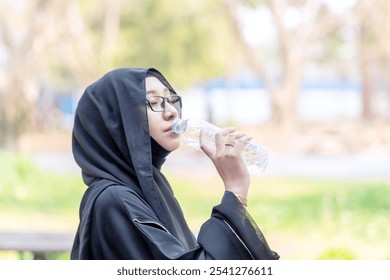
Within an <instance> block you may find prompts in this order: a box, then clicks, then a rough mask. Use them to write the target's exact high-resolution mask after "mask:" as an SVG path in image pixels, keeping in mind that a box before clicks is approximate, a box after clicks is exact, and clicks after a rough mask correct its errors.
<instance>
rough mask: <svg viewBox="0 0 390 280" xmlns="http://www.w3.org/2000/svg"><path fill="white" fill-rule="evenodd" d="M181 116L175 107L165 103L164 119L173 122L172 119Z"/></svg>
mask: <svg viewBox="0 0 390 280" xmlns="http://www.w3.org/2000/svg"><path fill="white" fill-rule="evenodd" d="M178 115H179V112H178V111H177V110H176V108H175V107H173V105H171V104H169V103H168V102H165V108H164V111H163V117H164V119H165V120H167V121H168V120H171V119H176V118H177V116H178Z"/></svg>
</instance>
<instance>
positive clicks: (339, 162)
mask: <svg viewBox="0 0 390 280" xmlns="http://www.w3.org/2000/svg"><path fill="white" fill-rule="evenodd" d="M270 154H271V159H270V164H269V166H268V167H267V169H266V170H265V172H264V173H262V174H260V175H259V176H267V177H277V176H288V177H308V178H321V179H323V178H324V179H366V178H369V179H390V158H389V157H386V156H383V155H380V154H375V155H374V154H364V155H338V156H318V155H285V154H273V153H272V152H271V153H270ZM32 157H33V160H34V162H35V163H36V164H37V165H38V166H39V167H40V168H41V169H42V170H46V171H52V172H58V173H62V174H79V173H80V170H79V167H78V166H77V165H76V163H75V161H74V159H73V156H72V154H71V153H70V152H65V151H48V152H35V153H34V154H32ZM163 170H165V171H166V172H168V173H170V174H177V173H178V172H179V173H180V174H182V175H183V176H191V175H192V176H199V174H202V176H207V175H210V176H212V175H213V174H216V171H215V169H214V167H213V165H212V163H211V162H210V160H209V159H208V158H207V157H206V156H204V155H203V154H202V153H201V152H193V151H188V150H184V151H177V152H175V153H172V154H170V155H169V156H168V158H167V161H166V163H165V164H164V165H163Z"/></svg>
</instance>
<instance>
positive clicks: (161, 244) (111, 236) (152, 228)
mask: <svg viewBox="0 0 390 280" xmlns="http://www.w3.org/2000/svg"><path fill="white" fill-rule="evenodd" d="M129 206H130V207H129ZM244 212H246V211H245V209H244V208H243V207H242V206H241V204H240V203H239V202H238V200H237V199H236V198H235V195H234V194H232V193H225V195H224V197H223V199H222V203H221V204H220V205H218V206H216V207H214V209H213V212H212V215H211V218H210V219H209V220H208V221H207V222H206V223H205V224H204V225H203V226H202V228H201V230H200V232H199V238H198V243H199V244H198V245H197V246H196V247H195V248H192V249H188V248H184V246H183V245H182V244H181V243H180V241H179V240H178V239H177V238H176V237H174V236H173V235H172V234H171V233H170V232H169V231H168V230H167V229H166V228H165V227H164V226H163V225H162V224H161V223H160V222H159V221H158V219H157V217H156V216H155V214H154V212H153V211H152V210H151V208H150V207H149V206H148V205H147V204H146V203H145V202H144V201H143V200H142V199H141V198H140V197H138V196H137V195H135V194H132V195H123V193H121V191H118V189H117V188H108V189H107V190H106V191H104V192H103V193H102V194H101V195H100V196H99V197H98V198H97V200H96V202H95V209H94V216H93V219H92V225H91V252H92V256H93V258H94V259H137V260H141V259H149V260H150V259H177V260H180V259H187V260H188V259H194V260H195V259H220V260H221V259H230V260H232V259H275V255H273V254H272V252H271V251H270V250H269V248H268V245H267V244H266V242H265V240H264V239H262V236H260V235H259V232H257V231H256V227H254V225H253V222H252V221H251V220H250V219H248V217H247V216H245V214H243V213H244Z"/></svg>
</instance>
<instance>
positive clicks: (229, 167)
mask: <svg viewBox="0 0 390 280" xmlns="http://www.w3.org/2000/svg"><path fill="white" fill-rule="evenodd" d="M205 137H206V133H205V131H204V130H202V131H201V133H200V148H201V149H202V151H203V152H204V153H205V154H206V155H207V156H208V157H209V158H210V159H211V161H212V162H213V163H214V165H215V167H216V169H217V171H218V173H219V176H220V177H221V179H222V181H223V183H224V185H225V190H227V191H231V192H233V193H235V194H236V195H240V196H242V197H247V195H248V189H249V184H250V176H249V173H248V169H247V167H246V165H245V163H244V160H243V158H242V150H243V149H244V148H245V146H246V145H247V144H248V143H249V142H250V140H251V139H252V136H251V135H249V134H247V133H244V132H236V131H235V129H234V128H224V129H221V130H220V131H218V132H217V134H216V135H215V149H213V148H212V147H209V146H206V144H205Z"/></svg>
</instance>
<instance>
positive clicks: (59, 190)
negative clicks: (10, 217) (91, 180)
mask: <svg viewBox="0 0 390 280" xmlns="http://www.w3.org/2000/svg"><path fill="white" fill-rule="evenodd" d="M53 164H61V163H53ZM0 170H1V176H0V211H1V210H3V211H6V210H12V212H27V213H28V212H30V211H33V212H39V213H42V214H45V213H46V214H48V213H58V212H63V211H69V210H73V209H76V208H77V209H78V204H79V203H80V199H81V195H82V193H83V191H84V190H85V186H83V182H82V181H81V178H80V176H67V175H58V174H52V173H48V172H43V171H41V170H39V169H38V168H37V167H36V166H35V165H34V163H33V162H32V160H31V159H30V158H29V157H28V156H22V155H15V154H11V153H8V152H4V151H1V150H0Z"/></svg>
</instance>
